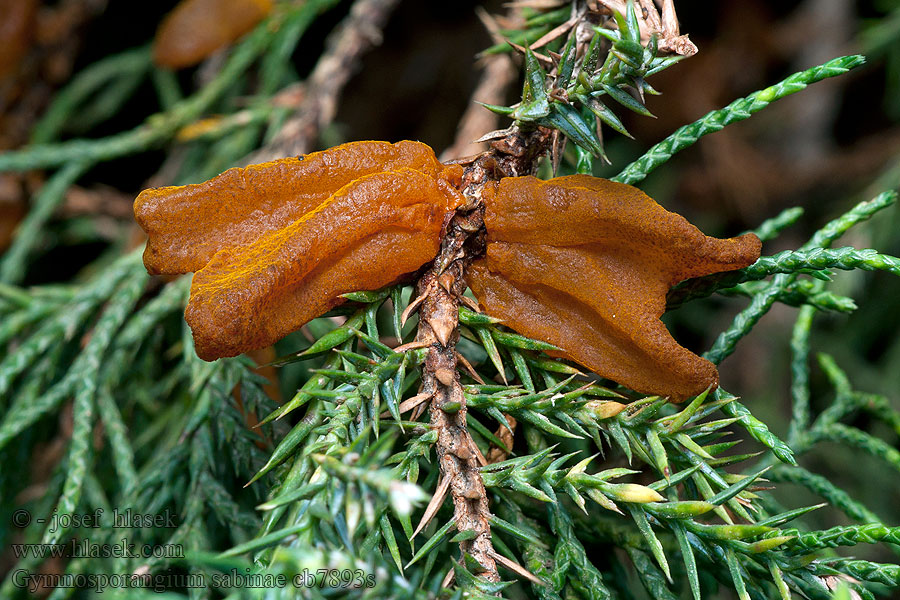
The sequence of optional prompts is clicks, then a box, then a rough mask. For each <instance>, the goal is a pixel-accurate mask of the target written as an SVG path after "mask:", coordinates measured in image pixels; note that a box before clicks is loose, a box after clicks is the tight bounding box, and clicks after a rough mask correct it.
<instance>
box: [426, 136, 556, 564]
mask: <svg viewBox="0 0 900 600" xmlns="http://www.w3.org/2000/svg"><path fill="white" fill-rule="evenodd" d="M548 139H549V136H548V134H547V132H546V131H545V130H535V131H532V132H529V133H522V132H520V131H518V130H515V129H514V130H512V131H511V132H510V133H509V135H507V136H506V137H505V138H503V139H499V140H495V141H493V142H492V143H491V150H489V151H488V152H485V153H483V154H482V155H480V156H478V157H477V158H476V159H474V160H473V161H472V162H471V163H470V164H468V165H467V167H466V170H465V174H464V175H463V183H462V192H463V195H464V196H465V197H466V200H467V201H468V202H467V204H466V205H465V206H463V207H461V208H459V209H458V210H457V213H456V215H455V216H454V217H453V218H452V220H451V221H450V223H449V224H448V226H447V233H446V235H445V237H444V240H443V242H442V245H441V251H440V254H438V257H437V258H436V259H435V261H434V264H433V265H432V267H431V268H430V269H429V270H428V271H427V272H426V273H425V274H424V275H423V276H422V277H421V279H419V282H418V286H417V292H418V294H419V295H420V296H424V301H423V302H422V304H421V306H420V308H419V330H418V334H417V337H416V340H417V341H418V342H422V343H425V344H427V345H428V347H429V352H428V356H427V358H426V359H425V365H424V369H423V373H422V393H424V394H428V395H430V397H431V426H432V427H433V428H434V429H435V431H437V433H438V439H437V443H436V451H437V457H438V462H439V464H440V468H441V477H442V481H443V482H449V483H447V484H446V489H447V490H449V492H450V495H451V497H452V498H453V505H454V514H455V517H456V527H457V529H458V530H459V531H474V532H475V536H474V537H473V538H472V539H469V540H464V541H462V542H460V550H461V551H462V552H464V553H468V554H470V555H471V556H472V557H473V558H474V559H475V560H476V561H478V563H479V564H480V565H481V567H482V569H483V572H482V573H481V576H482V577H484V578H485V579H488V580H490V581H499V580H500V577H499V575H498V573H497V564H496V563H497V561H500V562H502V563H509V561H508V560H506V559H502V558H497V557H498V555H497V554H496V552H495V551H494V547H493V544H492V543H491V528H490V514H491V513H490V507H489V505H488V498H487V494H486V492H485V489H484V483H483V482H482V479H481V473H480V471H479V467H480V466H482V465H484V464H486V461H485V458H484V456H482V455H481V451H480V450H479V449H478V447H477V446H476V445H475V442H474V441H473V440H472V437H471V436H470V435H469V431H468V427H467V426H466V400H465V396H464V395H463V389H462V385H461V384H460V382H459V374H458V372H457V357H456V342H457V341H458V340H459V312H458V310H459V298H460V296H462V294H463V292H464V291H465V289H466V284H465V279H464V277H465V269H466V267H467V266H468V264H469V262H470V261H471V260H472V259H473V258H475V257H476V256H478V255H479V254H480V253H481V252H483V247H484V222H483V215H484V203H483V201H482V190H483V188H484V185H485V183H487V182H488V181H492V180H497V179H500V178H501V177H506V176H517V175H527V174H529V173H531V172H533V171H534V168H535V165H536V161H537V159H538V158H539V157H540V156H541V155H542V154H543V153H544V151H545V149H546V147H547V142H548ZM442 487H443V486H442ZM523 571H524V569H523Z"/></svg>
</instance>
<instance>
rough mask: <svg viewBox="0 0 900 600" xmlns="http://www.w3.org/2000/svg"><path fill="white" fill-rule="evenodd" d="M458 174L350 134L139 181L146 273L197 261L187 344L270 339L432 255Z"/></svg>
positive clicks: (453, 201)
mask: <svg viewBox="0 0 900 600" xmlns="http://www.w3.org/2000/svg"><path fill="white" fill-rule="evenodd" d="M461 173H462V168H461V167H459V166H451V167H447V166H444V165H442V164H441V163H439V162H438V161H437V159H436V158H435V157H434V153H433V152H432V150H431V149H430V148H429V147H428V146H426V145H424V144H420V143H417V142H400V143H398V144H393V145H392V144H389V143H387V142H354V143H351V144H344V145H342V146H338V147H336V148H332V149H330V150H326V151H324V152H317V153H314V154H309V155H307V156H305V157H302V159H283V160H279V161H275V162H271V163H265V164H262V165H252V166H250V167H247V168H245V169H231V170H229V171H226V172H225V173H223V174H222V175H219V176H218V177H215V178H214V179H211V180H210V181H207V182H206V183H201V184H197V185H188V186H182V187H167V188H158V189H154V190H147V191H145V192H142V193H141V195H140V196H138V198H137V200H136V201H135V216H136V218H137V220H138V223H139V224H140V225H141V227H143V228H144V230H145V231H146V232H147V233H148V235H149V238H150V239H149V241H148V243H147V248H146V250H145V252H144V263H145V265H146V266H147V269H148V270H149V271H150V272H151V273H183V272H188V271H195V272H196V274H195V275H194V280H193V282H192V284H191V299H190V301H189V303H188V306H187V310H186V311H185V318H186V319H187V321H188V324H189V325H190V326H191V329H192V331H193V333H194V341H195V345H196V349H197V354H198V355H199V356H200V357H201V358H204V359H206V360H213V359H216V358H221V357H223V356H234V355H237V354H240V353H241V352H245V351H247V350H250V349H253V348H260V347H263V346H267V345H269V344H272V343H274V342H275V341H277V340H278V339H280V338H281V337H283V336H285V335H287V334H288V333H290V332H291V331H294V330H296V329H298V328H299V327H301V326H302V325H303V324H304V323H306V322H307V321H309V320H311V319H313V318H315V317H317V316H319V315H321V314H322V313H324V312H326V311H327V310H328V309H330V308H331V307H333V306H335V305H336V304H338V303H339V302H340V301H341V300H340V297H339V296H340V295H341V294H343V293H347V292H352V291H359V290H374V289H378V288H380V287H383V286H385V285H388V284H390V283H393V282H394V281H396V280H397V279H399V278H400V277H401V276H403V275H405V274H407V273H410V272H412V271H415V270H416V269H418V268H419V267H421V266H422V265H423V264H425V263H426V262H428V261H429V260H431V259H433V258H434V256H435V255H436V254H437V251H438V248H439V245H440V233H441V229H442V226H443V223H444V220H445V217H446V215H447V214H448V213H449V212H450V211H452V210H453V208H455V207H456V206H457V205H458V204H459V202H460V200H461V196H460V195H459V192H457V191H456V190H455V188H453V187H452V186H453V185H456V184H458V182H459V178H460V176H461Z"/></svg>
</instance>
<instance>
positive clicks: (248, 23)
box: [153, 0, 272, 69]
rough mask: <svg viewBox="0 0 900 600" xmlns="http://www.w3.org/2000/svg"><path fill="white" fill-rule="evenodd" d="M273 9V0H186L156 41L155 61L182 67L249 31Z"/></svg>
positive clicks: (175, 11)
mask: <svg viewBox="0 0 900 600" xmlns="http://www.w3.org/2000/svg"><path fill="white" fill-rule="evenodd" d="M271 10H272V0H182V1H181V2H180V3H179V4H178V6H176V7H175V9H174V10H173V11H172V12H170V13H169V14H168V15H166V18H165V19H163V22H162V25H160V27H159V30H158V31H157V32H156V38H155V39H154V40H153V61H154V62H155V63H156V64H158V65H161V66H164V67H170V68H173V69H180V68H183V67H189V66H191V65H195V64H197V63H199V62H200V61H201V60H203V59H204V58H206V57H207V56H209V55H210V54H212V53H213V52H215V51H216V50H218V49H219V48H221V47H222V46H224V45H226V44H229V43H231V42H233V41H234V40H236V39H237V38H239V37H241V36H242V35H243V34H245V33H247V32H248V31H250V30H251V29H253V27H254V26H255V25H256V24H257V23H259V22H260V21H261V20H262V19H263V18H264V17H265V16H266V15H268V14H269V11H271Z"/></svg>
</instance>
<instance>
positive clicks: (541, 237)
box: [467, 175, 760, 401]
mask: <svg viewBox="0 0 900 600" xmlns="http://www.w3.org/2000/svg"><path fill="white" fill-rule="evenodd" d="M484 199H485V215H484V221H485V227H486V229H487V256H486V257H485V258H483V259H480V260H478V261H476V262H475V263H474V264H473V265H472V266H471V267H470V269H469V271H468V276H467V279H468V283H469V285H470V287H471V288H472V291H473V292H474V294H475V296H476V298H478V300H479V301H480V302H481V303H482V304H483V305H484V307H485V308H486V309H487V311H488V312H489V313H491V314H492V315H494V316H496V317H499V318H501V319H503V320H504V322H505V324H507V325H509V326H510V327H512V328H513V329H515V330H516V331H518V332H519V333H522V334H524V335H527V336H529V337H533V338H536V339H540V340H543V341H546V342H550V343H551V344H553V345H555V346H557V347H559V348H562V349H563V351H562V352H550V354H552V355H556V356H564V357H566V358H570V359H572V360H574V361H575V362H578V363H580V364H582V365H584V366H585V367H587V368H589V369H590V370H591V371H594V372H595V373H597V374H599V375H602V376H603V377H606V378H608V379H612V380H613V381H616V382H618V383H621V384H623V385H625V386H627V387H629V388H631V389H633V390H636V391H638V392H643V393H648V394H658V395H661V396H669V397H670V398H671V399H672V400H675V401H681V400H684V399H685V398H687V397H689V396H693V395H696V394H699V393H700V392H702V391H703V390H704V389H706V388H707V387H709V386H715V385H716V384H717V383H718V372H717V371H716V367H715V366H714V365H713V364H712V363H711V362H709V361H708V360H706V359H703V358H701V357H699V356H697V355H696V354H694V353H692V352H690V351H689V350H687V349H685V348H683V347H682V346H680V345H678V343H677V342H676V341H675V340H674V339H673V338H672V336H671V335H670V334H669V332H668V330H666V327H665V325H663V323H662V321H660V320H659V318H660V317H661V316H662V314H663V312H664V311H665V306H666V293H667V292H668V290H669V288H670V287H672V285H674V284H675V283H678V282H679V281H682V280H684V279H688V278H691V277H699V276H703V275H709V274H711V273H718V272H721V271H730V270H733V269H739V268H743V267H746V266H747V265H749V264H751V263H753V262H754V261H755V260H756V259H757V258H758V257H759V252H760V241H759V238H757V237H756V236H755V235H753V234H745V235H742V236H740V237H736V238H731V239H725V240H720V239H717V238H713V237H709V236H706V235H703V233H701V232H700V230H698V229H697V228H696V227H694V226H693V225H691V224H690V223H689V222H688V221H687V220H686V219H685V218H684V217H682V216H680V215H677V214H675V213H672V212H669V211H667V210H665V209H664V208H663V207H661V206H660V205H659V204H657V203H656V202H654V201H653V200H652V199H651V198H649V197H648V196H647V195H646V194H644V193H643V192H641V191H640V190H639V189H637V188H635V187H632V186H629V185H625V184H621V183H615V182H612V181H608V180H606V179H599V178H596V177H590V176H587V175H571V176H568V177H558V178H556V179H551V180H550V181H541V180H539V179H536V178H534V177H530V176H528V177H507V178H505V179H502V180H501V181H500V182H499V183H491V184H488V185H487V186H485V193H484Z"/></svg>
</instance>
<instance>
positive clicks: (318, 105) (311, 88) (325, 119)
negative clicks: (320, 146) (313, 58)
mask: <svg viewBox="0 0 900 600" xmlns="http://www.w3.org/2000/svg"><path fill="white" fill-rule="evenodd" d="M397 2H398V0H356V2H355V3H354V4H353V8H351V9H350V14H349V15H348V16H347V18H345V19H344V21H343V22H342V23H341V24H340V25H339V26H338V28H337V30H336V31H335V32H334V33H332V34H331V36H330V37H329V39H328V41H327V43H326V50H325V53H324V54H323V55H322V57H321V58H320V59H319V62H317V63H316V66H315V68H314V69H313V72H312V74H311V75H310V76H309V78H308V79H307V80H306V83H305V89H306V95H305V98H304V100H303V102H302V103H301V104H300V106H299V107H298V109H297V110H296V112H294V114H293V115H292V116H291V117H289V118H288V120H287V121H286V122H285V123H284V125H283V126H282V127H281V130H280V131H279V132H278V135H276V136H275V139H273V140H272V141H271V142H270V143H269V144H267V145H266V146H264V147H263V148H261V149H259V150H258V151H256V152H255V153H253V155H251V156H250V157H248V159H247V161H246V162H247V163H248V164H250V163H259V162H266V161H269V160H273V159H275V158H281V157H284V156H298V155H300V154H306V153H308V152H310V151H311V150H312V149H313V145H314V144H315V142H316V140H317V138H318V136H319V131H320V130H321V128H322V127H323V126H324V125H326V124H328V123H330V122H331V120H332V119H333V118H334V114H335V112H336V111H337V103H338V99H339V97H340V95H341V92H342V91H343V89H344V86H345V85H346V84H347V82H348V81H349V80H350V77H351V76H352V75H353V74H354V73H355V72H356V69H357V68H358V66H359V58H360V56H362V55H363V54H364V53H365V52H367V51H368V50H370V49H371V48H373V47H374V46H377V45H378V44H380V43H381V30H382V28H383V27H384V25H385V23H386V22H387V19H388V16H389V15H390V14H391V11H393V9H394V7H395V6H396V5H397Z"/></svg>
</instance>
